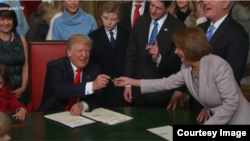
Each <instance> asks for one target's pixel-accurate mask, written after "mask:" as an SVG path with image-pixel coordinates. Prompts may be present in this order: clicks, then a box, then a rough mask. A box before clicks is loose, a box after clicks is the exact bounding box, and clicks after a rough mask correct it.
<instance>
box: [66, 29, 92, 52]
mask: <svg viewBox="0 0 250 141" xmlns="http://www.w3.org/2000/svg"><path fill="white" fill-rule="evenodd" d="M92 43H93V41H92V40H91V39H90V38H89V37H88V36H86V35H82V34H75V35H72V36H70V38H69V39H68V42H67V47H66V54H67V50H71V48H72V46H73V45H75V44H81V45H87V46H89V48H91V46H92Z"/></svg>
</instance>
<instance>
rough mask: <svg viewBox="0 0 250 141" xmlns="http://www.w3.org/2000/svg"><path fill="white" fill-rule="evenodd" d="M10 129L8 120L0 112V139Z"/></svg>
mask: <svg viewBox="0 0 250 141" xmlns="http://www.w3.org/2000/svg"><path fill="white" fill-rule="evenodd" d="M10 128H11V121H10V118H9V117H8V116H7V115H6V114H5V113H3V112H0V137H2V136H4V135H6V134H8V132H9V130H10Z"/></svg>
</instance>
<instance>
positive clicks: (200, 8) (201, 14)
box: [197, 2, 205, 18]
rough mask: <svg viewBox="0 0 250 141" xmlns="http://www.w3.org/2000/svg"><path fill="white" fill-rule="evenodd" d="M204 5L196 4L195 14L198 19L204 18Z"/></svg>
mask: <svg viewBox="0 0 250 141" xmlns="http://www.w3.org/2000/svg"><path fill="white" fill-rule="evenodd" d="M204 6H205V5H204V4H203V2H200V3H199V4H198V6H197V11H198V12H197V13H198V18H200V17H204V16H205V11H204V10H205V9H204Z"/></svg>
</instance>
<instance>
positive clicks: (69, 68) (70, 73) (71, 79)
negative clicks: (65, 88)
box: [65, 57, 74, 83]
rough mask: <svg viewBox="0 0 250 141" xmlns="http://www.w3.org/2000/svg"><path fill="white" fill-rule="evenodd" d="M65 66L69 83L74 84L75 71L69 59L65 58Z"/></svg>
mask: <svg viewBox="0 0 250 141" xmlns="http://www.w3.org/2000/svg"><path fill="white" fill-rule="evenodd" d="M65 65H66V73H67V77H68V78H69V79H68V82H69V83H74V70H73V68H72V65H71V62H70V60H69V58H68V57H66V58H65Z"/></svg>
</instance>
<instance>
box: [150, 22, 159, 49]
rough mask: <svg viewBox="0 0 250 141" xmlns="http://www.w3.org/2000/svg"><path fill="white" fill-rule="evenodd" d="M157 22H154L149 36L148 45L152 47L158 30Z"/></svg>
mask: <svg viewBox="0 0 250 141" xmlns="http://www.w3.org/2000/svg"><path fill="white" fill-rule="evenodd" d="M157 25H158V23H157V21H155V22H154V28H153V30H152V32H151V36H150V39H149V45H154V42H155V38H156V36H157V34H158V28H157Z"/></svg>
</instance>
